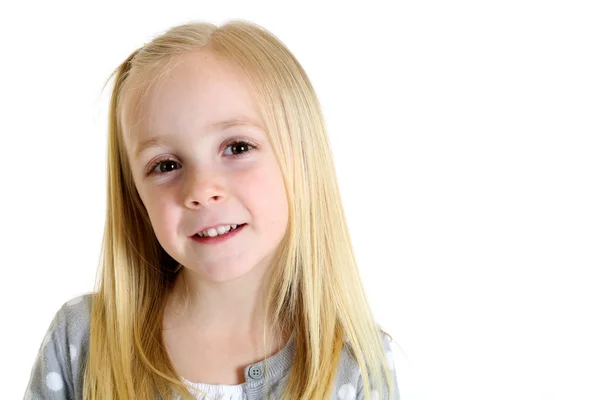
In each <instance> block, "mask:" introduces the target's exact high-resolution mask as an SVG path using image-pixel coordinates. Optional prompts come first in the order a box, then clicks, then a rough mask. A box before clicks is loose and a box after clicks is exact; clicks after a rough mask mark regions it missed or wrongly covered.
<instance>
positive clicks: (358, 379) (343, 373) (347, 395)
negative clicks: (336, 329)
mask: <svg viewBox="0 0 600 400" xmlns="http://www.w3.org/2000/svg"><path fill="white" fill-rule="evenodd" d="M379 333H380V339H381V341H380V345H381V346H382V348H383V352H384V354H385V359H386V364H385V367H386V368H388V370H390V372H391V373H392V380H393V382H392V384H393V386H395V390H396V393H398V383H397V378H396V372H395V365H394V355H393V352H392V347H391V343H392V337H391V336H390V335H389V334H388V333H386V332H384V331H383V330H381V329H380V330H379ZM363 393H364V389H363V383H362V374H361V372H360V368H359V366H358V363H357V361H356V357H355V356H354V350H353V349H352V347H351V345H350V343H349V342H348V341H345V343H344V346H343V348H342V353H341V355H340V362H339V367H338V372H337V377H336V381H335V386H334V391H333V392H332V398H335V399H362V398H363ZM375 396H379V394H375ZM396 396H397V395H396ZM396 396H394V397H393V398H394V399H398V398H399V397H396ZM371 398H374V397H373V395H372V396H371ZM375 398H376V397H375ZM379 399H381V400H383V399H389V395H388V394H387V393H384V394H383V396H379Z"/></svg>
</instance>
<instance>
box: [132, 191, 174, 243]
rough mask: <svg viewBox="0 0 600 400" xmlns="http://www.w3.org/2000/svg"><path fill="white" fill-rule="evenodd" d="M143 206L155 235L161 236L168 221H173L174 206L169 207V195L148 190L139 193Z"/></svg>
mask: <svg viewBox="0 0 600 400" xmlns="http://www.w3.org/2000/svg"><path fill="white" fill-rule="evenodd" d="M140 198H141V199H142V202H143V203H144V207H145V208H146V211H147V212H148V215H149V216H150V223H151V224H152V228H153V229H154V233H155V234H156V236H157V237H159V238H160V237H161V236H163V235H162V232H163V231H165V228H166V227H167V225H168V223H169V221H173V220H174V219H173V217H174V216H173V215H172V214H173V212H174V207H169V197H168V196H166V195H157V194H152V193H150V192H146V193H143V194H140Z"/></svg>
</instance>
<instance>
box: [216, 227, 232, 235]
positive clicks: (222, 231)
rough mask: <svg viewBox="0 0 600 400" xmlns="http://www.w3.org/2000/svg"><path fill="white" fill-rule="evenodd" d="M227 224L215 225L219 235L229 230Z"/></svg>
mask: <svg viewBox="0 0 600 400" xmlns="http://www.w3.org/2000/svg"><path fill="white" fill-rule="evenodd" d="M229 229H230V228H229V225H222V226H219V227H217V232H219V235H222V234H224V233H225V232H229Z"/></svg>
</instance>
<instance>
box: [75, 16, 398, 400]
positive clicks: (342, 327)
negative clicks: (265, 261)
mask: <svg viewBox="0 0 600 400" xmlns="http://www.w3.org/2000/svg"><path fill="white" fill-rule="evenodd" d="M201 48H207V49H209V50H210V51H211V52H212V53H213V54H215V55H217V56H219V57H221V58H222V59H224V60H226V61H228V62H230V63H231V64H232V65H236V66H238V67H240V71H243V72H244V73H245V74H246V76H247V78H249V82H250V83H251V85H250V86H251V89H252V90H253V94H254V95H255V99H256V102H257V107H258V109H259V113H260V114H261V116H262V118H263V120H264V122H265V125H266V129H267V131H268V132H267V133H268V135H269V140H270V141H271V144H272V146H273V149H274V153H275V155H276V157H277V159H278V162H279V166H280V168H281V173H282V176H283V179H284V182H285V187H286V192H287V197H288V199H292V200H291V201H288V204H289V223H288V228H287V231H286V235H285V237H284V239H283V241H282V243H281V245H280V247H279V249H278V252H277V254H276V257H275V258H274V262H273V265H277V268H271V270H272V276H271V279H270V280H269V289H268V292H267V304H268V315H269V317H270V320H271V321H273V322H275V323H276V324H277V325H278V326H281V327H283V328H282V329H284V330H286V331H289V330H290V329H291V330H293V331H294V332H295V341H296V351H295V355H294V362H293V365H292V368H291V371H290V377H289V380H288V384H287V386H286V389H285V392H284V398H287V399H293V400H296V399H302V400H308V399H324V398H328V397H329V395H330V392H331V390H332V387H333V383H334V380H335V377H336V370H337V366H338V363H339V359H340V355H341V352H342V348H343V346H344V343H345V342H346V341H347V344H348V345H349V346H350V348H351V349H352V354H353V355H354V357H355V359H356V362H357V364H358V366H359V368H360V371H361V374H362V383H363V385H364V391H365V398H367V399H369V398H370V396H369V391H370V389H371V387H373V388H377V389H378V390H379V392H380V393H382V388H383V385H384V383H386V384H387V387H388V389H389V390H388V393H390V394H391V393H392V391H393V384H392V377H391V372H390V370H389V369H388V368H386V367H385V366H386V365H387V362H386V357H385V354H384V349H383V339H382V336H381V333H380V330H379V327H378V326H377V324H376V322H375V320H374V317H373V315H372V312H371V310H370V308H369V305H368V303H367V300H366V297H365V294H364V290H363V287H362V283H361V279H360V275H359V271H358V268H357V266H356V261H355V257H354V253H353V250H352V246H351V242H350V235H349V232H348V227H347V224H346V219H345V215H344V211H343V208H342V204H341V198H340V194H339V189H338V183H337V177H336V173H335V169H334V163H333V159H332V155H331V150H330V145H329V141H328V138H327V135H326V130H325V126H324V121H323V116H322V112H321V109H320V105H319V102H318V100H317V97H316V94H315V92H314V89H313V87H312V85H311V83H310V81H309V79H308V77H307V75H306V73H305V72H304V70H303V68H302V67H301V66H300V64H299V63H298V61H297V60H296V58H295V57H294V56H293V55H292V54H291V52H290V51H289V50H288V49H287V48H286V46H285V45H284V44H283V43H281V42H280V41H279V40H278V39H277V38H276V37H275V36H274V35H272V34H271V33H270V32H268V31H267V30H265V29H264V28H262V27H259V26H257V25H256V24H253V23H251V22H248V21H241V20H237V21H229V22H227V23H226V24H224V25H222V26H220V27H217V26H215V25H213V24H210V23H204V22H194V23H188V24H184V25H180V26H176V27H173V28H171V29H169V30H168V31H166V32H165V33H163V34H162V35H160V36H158V37H156V38H155V39H153V40H152V41H151V42H150V43H148V44H146V45H144V46H143V47H142V48H140V49H138V50H136V51H134V52H133V53H132V54H131V55H130V56H129V57H128V58H127V59H126V60H125V61H124V62H123V63H122V64H121V65H120V66H119V67H118V68H117V69H116V70H115V71H114V72H113V74H112V75H111V78H112V77H114V87H113V90H112V97H111V103H110V115H109V137H108V193H107V213H106V225H105V231H104V237H103V243H102V256H101V259H100V265H99V275H98V282H97V290H96V291H95V293H94V296H93V301H92V314H91V325H90V345H89V356H88V360H87V364H86V370H85V375H84V399H132V398H143V399H145V398H154V397H156V395H157V394H160V395H161V396H162V397H163V398H165V399H168V398H172V396H173V395H174V392H176V393H178V394H179V395H180V396H182V397H183V398H185V399H190V398H192V397H191V395H190V394H189V393H188V392H187V390H186V387H188V386H187V385H185V383H183V382H182V381H181V379H180V377H179V376H178V374H177V372H176V370H175V369H174V367H173V365H172V363H171V361H170V358H169V356H168V354H167V352H166V350H165V347H164V343H163V339H162V333H161V329H162V317H163V312H164V304H165V299H166V296H167V294H168V293H169V290H171V288H172V286H173V283H174V280H175V277H176V275H177V269H178V267H179V264H178V263H177V262H176V261H175V260H173V259H172V258H171V257H170V256H169V255H168V254H167V253H166V252H165V251H164V250H163V249H162V247H161V246H160V244H159V242H158V240H157V239H156V237H155V235H154V232H153V229H152V226H151V224H150V219H149V217H148V214H147V212H146V210H145V208H144V205H143V203H142V201H141V199H140V197H139V195H138V193H137V190H136V187H135V185H134V181H133V177H132V172H131V169H130V165H129V161H128V159H127V155H126V152H125V146H124V139H123V134H124V131H126V130H127V125H126V121H127V118H126V117H127V115H129V114H128V112H131V109H129V108H128V105H130V102H128V101H127V100H126V99H127V98H129V97H130V100H134V99H137V100H138V106H139V104H141V102H142V99H143V96H144V94H147V93H148V91H149V90H150V87H151V86H152V85H153V83H154V82H155V81H156V80H157V79H158V78H159V77H160V76H161V75H162V74H164V73H165V72H166V71H168V69H169V68H170V67H172V65H173V62H174V60H176V57H177V55H180V54H184V53H188V52H193V51H195V50H199V49H201ZM142 77H145V78H146V79H145V80H144V79H142ZM109 79H110V78H109ZM132 93H133V94H134V95H131V94H132ZM130 95H131V96H130ZM127 110H128V111H127ZM372 385H374V386H372Z"/></svg>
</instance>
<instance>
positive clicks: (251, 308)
mask: <svg viewBox="0 0 600 400" xmlns="http://www.w3.org/2000/svg"><path fill="white" fill-rule="evenodd" d="M266 272H267V271H266V269H264V268H260V267H258V266H257V267H256V268H254V269H253V270H252V271H250V272H249V273H247V274H246V275H244V276H242V277H240V278H237V279H234V280H231V281H227V282H214V281H210V280H206V279H202V277H200V276H199V274H197V273H195V272H194V271H191V270H189V269H188V268H185V267H183V268H182V269H181V270H180V272H179V275H178V277H177V279H176V281H175V285H174V288H173V290H172V292H171V293H170V295H169V298H168V300H167V308H166V309H165V313H169V314H172V315H173V316H172V317H170V318H169V320H170V321H171V322H172V323H174V324H185V326H186V327H187V328H188V329H192V330H194V331H196V332H198V334H201V335H202V336H204V337H207V338H215V339H216V340H219V339H224V338H236V337H246V338H252V339H253V340H261V341H262V338H263V335H264V334H266V335H267V337H269V338H270V339H271V340H273V341H276V342H281V341H284V342H285V340H286V339H287V336H285V335H284V334H283V333H282V332H280V331H279V329H278V327H276V326H270V324H269V323H268V321H267V315H266V314H265V312H266V310H265V306H266V291H267V286H266V284H267V282H268V279H267V278H268V276H267V273H266ZM284 336H285V337H284Z"/></svg>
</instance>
